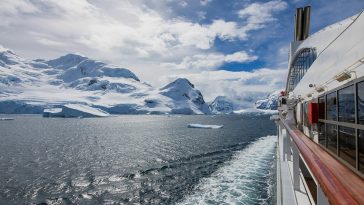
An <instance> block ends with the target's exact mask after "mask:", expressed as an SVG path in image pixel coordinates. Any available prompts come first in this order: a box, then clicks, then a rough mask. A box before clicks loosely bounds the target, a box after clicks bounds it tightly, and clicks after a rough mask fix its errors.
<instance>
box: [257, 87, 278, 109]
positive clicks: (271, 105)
mask: <svg viewBox="0 0 364 205" xmlns="http://www.w3.org/2000/svg"><path fill="white" fill-rule="evenodd" d="M279 96H280V91H275V92H273V93H271V94H270V95H268V96H267V98H266V99H263V100H258V101H257V102H256V103H255V108H257V109H264V110H276V109H277V108H278V98H279Z"/></svg>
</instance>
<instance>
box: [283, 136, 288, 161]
mask: <svg viewBox="0 0 364 205" xmlns="http://www.w3.org/2000/svg"><path fill="white" fill-rule="evenodd" d="M286 150H287V132H285V129H282V157H283V159H282V161H286V159H287V158H286V152H287V151H286Z"/></svg>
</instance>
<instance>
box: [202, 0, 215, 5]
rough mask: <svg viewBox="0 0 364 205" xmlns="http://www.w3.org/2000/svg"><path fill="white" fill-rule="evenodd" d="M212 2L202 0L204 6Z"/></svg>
mask: <svg viewBox="0 0 364 205" xmlns="http://www.w3.org/2000/svg"><path fill="white" fill-rule="evenodd" d="M210 2H212V0H200V4H201V5H202V6H206V5H207V4H209V3H210Z"/></svg>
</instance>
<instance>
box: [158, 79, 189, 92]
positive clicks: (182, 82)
mask: <svg viewBox="0 0 364 205" xmlns="http://www.w3.org/2000/svg"><path fill="white" fill-rule="evenodd" d="M171 87H178V88H186V89H187V88H195V85H193V84H192V83H191V82H190V81H189V80H188V79H187V78H177V79H176V80H174V81H173V82H171V83H169V84H168V85H166V86H164V87H163V88H161V90H165V89H168V88H171Z"/></svg>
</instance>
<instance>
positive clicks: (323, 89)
mask: <svg viewBox="0 0 364 205" xmlns="http://www.w3.org/2000/svg"><path fill="white" fill-rule="evenodd" d="M315 90H316V91H317V92H319V93H321V92H323V91H325V87H324V86H316V87H315Z"/></svg>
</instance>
